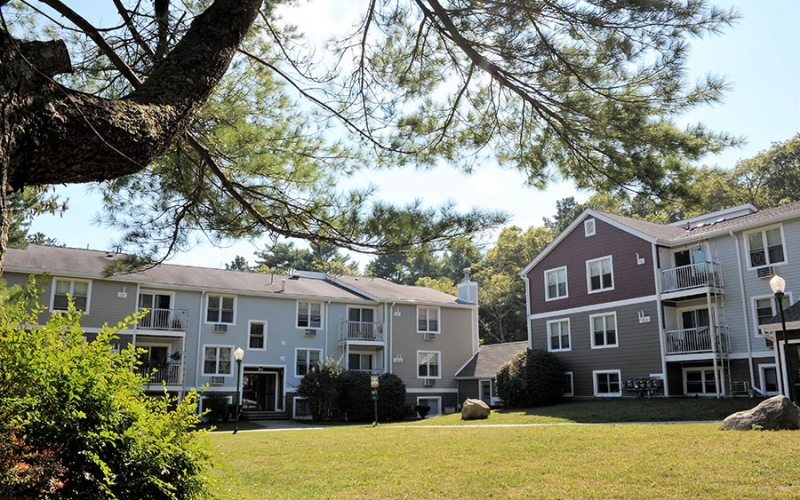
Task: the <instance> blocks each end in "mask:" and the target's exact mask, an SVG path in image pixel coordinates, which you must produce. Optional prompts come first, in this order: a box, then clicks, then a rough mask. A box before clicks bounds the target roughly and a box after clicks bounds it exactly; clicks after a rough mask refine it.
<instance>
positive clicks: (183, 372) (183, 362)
mask: <svg viewBox="0 0 800 500" xmlns="http://www.w3.org/2000/svg"><path fill="white" fill-rule="evenodd" d="M186 314H187V318H186V319H187V325H188V319H189V318H188V314H189V313H188V311H187V313H186ZM187 335H189V329H188V328H186V330H184V332H183V342H182V343H181V353H182V356H181V392H180V395H179V396H178V399H179V400H182V399H183V397H184V396H185V395H186V336H187Z"/></svg>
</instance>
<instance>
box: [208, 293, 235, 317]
mask: <svg viewBox="0 0 800 500" xmlns="http://www.w3.org/2000/svg"><path fill="white" fill-rule="evenodd" d="M207 304H208V307H207V309H206V322H207V323H228V324H233V311H234V306H235V304H236V297H229V296H225V295H209V296H208V301H207Z"/></svg>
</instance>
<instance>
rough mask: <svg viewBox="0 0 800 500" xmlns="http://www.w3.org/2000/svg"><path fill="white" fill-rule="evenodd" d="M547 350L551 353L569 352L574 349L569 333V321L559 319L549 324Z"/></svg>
mask: <svg viewBox="0 0 800 500" xmlns="http://www.w3.org/2000/svg"><path fill="white" fill-rule="evenodd" d="M547 338H548V339H549V340H548V342H547V350H548V351H550V352H558V351H569V350H571V349H572V347H571V346H572V343H571V342H570V340H571V339H570V332H569V319H557V320H554V321H548V322H547Z"/></svg>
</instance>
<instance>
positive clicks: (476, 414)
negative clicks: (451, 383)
mask: <svg viewBox="0 0 800 500" xmlns="http://www.w3.org/2000/svg"><path fill="white" fill-rule="evenodd" d="M491 412H492V410H490V409H489V405H487V404H486V403H484V402H483V401H481V400H480V399H467V400H465V401H464V405H463V406H462V407H461V420H481V419H484V418H489V413H491Z"/></svg>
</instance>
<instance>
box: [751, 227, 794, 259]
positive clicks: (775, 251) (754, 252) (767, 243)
mask: <svg viewBox="0 0 800 500" xmlns="http://www.w3.org/2000/svg"><path fill="white" fill-rule="evenodd" d="M784 248H785V245H784V243H783V231H782V230H781V227H780V226H778V227H772V228H767V229H762V230H761V231H756V232H753V233H749V234H747V251H748V253H749V255H750V261H749V266H750V269H756V268H759V267H765V266H771V265H774V264H782V263H784V262H786V254H785V252H784V250H783V249H784Z"/></svg>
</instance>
